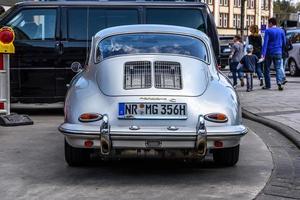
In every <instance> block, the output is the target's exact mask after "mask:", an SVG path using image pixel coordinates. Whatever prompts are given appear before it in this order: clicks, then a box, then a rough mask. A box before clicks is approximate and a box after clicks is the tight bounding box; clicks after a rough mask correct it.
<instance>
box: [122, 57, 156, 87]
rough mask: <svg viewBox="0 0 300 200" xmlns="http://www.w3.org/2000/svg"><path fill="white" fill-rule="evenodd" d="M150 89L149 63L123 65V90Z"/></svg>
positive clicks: (136, 62)
mask: <svg viewBox="0 0 300 200" xmlns="http://www.w3.org/2000/svg"><path fill="white" fill-rule="evenodd" d="M150 87H151V62H149V61H134V62H127V63H125V68H124V88H125V89H142V88H150Z"/></svg>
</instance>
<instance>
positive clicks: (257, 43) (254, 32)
mask: <svg viewBox="0 0 300 200" xmlns="http://www.w3.org/2000/svg"><path fill="white" fill-rule="evenodd" d="M250 33H251V35H249V36H248V44H251V45H252V46H253V54H254V55H256V56H257V57H258V58H260V57H261V48H262V38H261V35H260V34H258V26H257V25H252V26H250ZM255 72H256V74H257V78H258V79H259V81H260V86H263V84H264V82H263V73H262V63H258V64H257V65H256V69H255Z"/></svg>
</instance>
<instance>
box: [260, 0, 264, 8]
mask: <svg viewBox="0 0 300 200" xmlns="http://www.w3.org/2000/svg"><path fill="white" fill-rule="evenodd" d="M261 8H262V9H265V0H261Z"/></svg>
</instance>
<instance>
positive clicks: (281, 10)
mask: <svg viewBox="0 0 300 200" xmlns="http://www.w3.org/2000/svg"><path fill="white" fill-rule="evenodd" d="M297 7H298V9H297ZM297 7H295V6H292V5H291V2H290V1H287V0H283V1H280V0H276V1H275V2H274V5H273V12H274V16H275V17H276V19H277V21H278V22H279V24H281V23H282V22H283V21H284V20H288V19H289V16H290V13H295V12H297V10H299V7H300V4H299V3H298V5H297Z"/></svg>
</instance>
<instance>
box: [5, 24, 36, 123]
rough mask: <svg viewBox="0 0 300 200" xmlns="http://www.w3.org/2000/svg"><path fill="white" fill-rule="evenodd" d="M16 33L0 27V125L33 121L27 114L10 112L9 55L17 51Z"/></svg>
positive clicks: (8, 28)
mask: <svg viewBox="0 0 300 200" xmlns="http://www.w3.org/2000/svg"><path fill="white" fill-rule="evenodd" d="M14 39H15V34H14V31H13V29H12V28H10V27H3V28H1V29H0V125H3V126H18V125H30V124H33V121H32V120H31V119H30V118H29V116H27V115H18V114H11V113H10V73H9V72H10V68H9V65H10V64H9V55H10V54H13V53H15V47H14V45H13V42H14Z"/></svg>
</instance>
